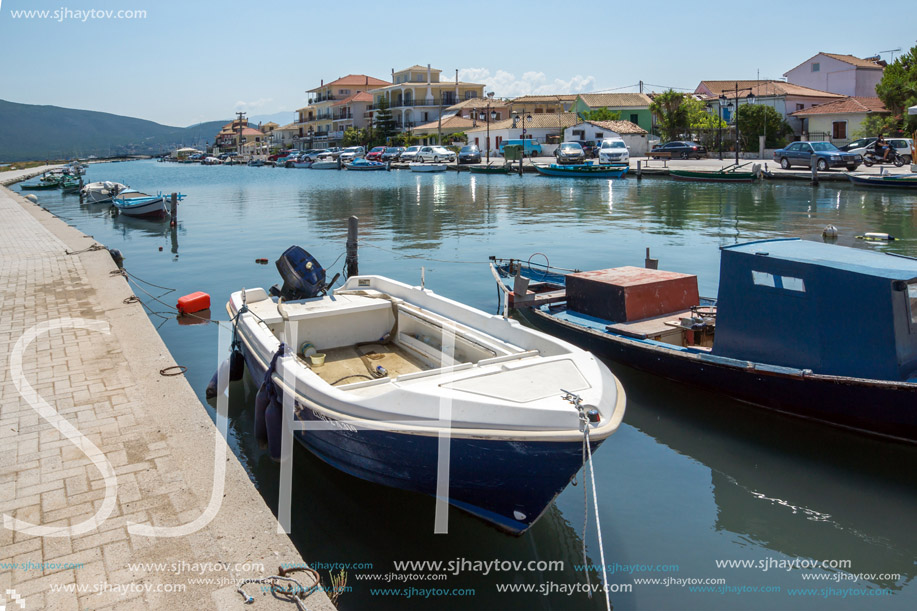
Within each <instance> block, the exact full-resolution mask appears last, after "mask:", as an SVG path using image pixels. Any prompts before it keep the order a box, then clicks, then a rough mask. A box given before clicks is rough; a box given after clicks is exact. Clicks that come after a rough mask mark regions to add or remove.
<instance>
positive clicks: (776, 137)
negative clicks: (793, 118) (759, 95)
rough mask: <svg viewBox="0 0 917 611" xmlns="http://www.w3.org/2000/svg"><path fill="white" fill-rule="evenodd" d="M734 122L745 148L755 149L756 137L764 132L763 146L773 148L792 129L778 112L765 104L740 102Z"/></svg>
mask: <svg viewBox="0 0 917 611" xmlns="http://www.w3.org/2000/svg"><path fill="white" fill-rule="evenodd" d="M736 122H737V123H738V126H739V135H740V137H741V138H742V141H743V142H744V143H745V148H746V149H757V148H758V137H759V136H764V135H765V134H766V135H767V140H766V141H765V143H764V146H766V147H768V148H773V147H775V146H776V145H777V144H778V143H780V142H781V141H782V140H783V137H784V136H786V135H787V134H789V133H792V131H793V130H792V129H791V128H790V126H789V125H787V123H786V121H784V120H783V117H781V116H780V113H779V112H777V111H776V110H774V109H773V108H772V107H770V106H768V105H766V104H741V105H740V106H739V109H738V110H737V111H736Z"/></svg>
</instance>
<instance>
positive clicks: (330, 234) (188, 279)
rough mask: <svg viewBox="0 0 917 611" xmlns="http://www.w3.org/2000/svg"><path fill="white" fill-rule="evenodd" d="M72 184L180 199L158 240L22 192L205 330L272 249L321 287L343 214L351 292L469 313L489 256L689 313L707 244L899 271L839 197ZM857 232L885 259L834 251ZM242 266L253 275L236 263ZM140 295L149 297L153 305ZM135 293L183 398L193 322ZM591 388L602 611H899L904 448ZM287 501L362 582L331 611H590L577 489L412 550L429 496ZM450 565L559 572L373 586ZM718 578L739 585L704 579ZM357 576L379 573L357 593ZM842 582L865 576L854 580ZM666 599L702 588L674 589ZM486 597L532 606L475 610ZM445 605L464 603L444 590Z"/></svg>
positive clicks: (903, 205) (496, 180) (56, 199)
mask: <svg viewBox="0 0 917 611" xmlns="http://www.w3.org/2000/svg"><path fill="white" fill-rule="evenodd" d="M88 178H89V180H93V181H95V180H114V181H117V182H123V183H126V184H129V185H131V186H132V187H134V188H137V189H140V190H143V191H148V192H149V191H152V192H156V191H158V190H162V191H164V192H172V191H180V192H182V193H185V194H187V196H188V197H187V198H186V199H185V201H184V203H182V204H181V206H180V209H179V222H178V227H177V228H176V229H174V230H172V229H170V227H169V223H168V222H167V221H166V222H152V221H142V220H136V219H128V218H125V217H114V216H112V215H111V214H110V212H109V208H108V206H107V205H80V203H79V199H78V197H75V196H63V195H61V194H59V193H57V192H53V193H49V192H37V195H38V196H39V198H40V200H41V204H42V205H43V206H45V207H46V208H48V209H49V210H51V211H52V212H54V213H55V214H57V215H58V216H60V217H62V218H64V219H65V220H66V221H68V222H69V223H71V224H73V225H74V226H76V227H78V228H79V229H80V230H82V231H83V232H85V233H87V234H90V235H92V236H94V237H95V238H96V239H97V240H99V241H100V242H102V243H104V244H106V245H107V246H109V247H111V248H118V249H120V250H121V251H122V252H123V253H124V255H125V257H126V259H125V268H126V269H127V270H128V271H130V272H131V273H132V274H134V275H135V276H137V277H139V278H142V279H144V280H146V281H149V282H151V283H154V284H156V285H161V286H164V287H170V288H174V289H175V292H174V293H170V294H168V295H165V296H164V297H162V300H163V301H165V302H167V303H172V304H174V302H175V299H176V298H177V297H178V296H180V295H183V294H186V293H190V292H193V291H198V290H201V291H205V292H208V293H210V295H211V296H212V298H213V302H214V307H213V310H212V312H213V317H214V318H219V319H226V315H225V311H224V309H223V304H224V303H225V301H226V299H227V297H228V295H229V293H230V292H231V291H234V290H238V289H239V288H241V287H256V286H263V287H265V288H266V287H268V286H270V285H271V284H274V283H276V282H278V281H279V280H280V279H279V276H278V275H277V273H276V270H275V268H274V266H273V261H274V260H275V259H276V257H277V256H278V255H279V254H280V253H281V252H282V251H283V250H284V249H286V248H287V247H288V246H290V245H292V244H299V245H301V246H303V247H305V248H306V249H307V250H309V251H310V252H311V253H312V254H313V255H315V256H316V257H317V258H318V260H319V261H321V262H322V263H323V264H324V265H325V266H326V267H328V268H329V274H331V275H333V274H334V273H335V272H337V271H340V270H341V268H342V267H343V256H342V254H343V252H344V242H345V237H346V231H347V218H348V217H349V216H350V215H357V216H358V217H359V218H360V232H361V239H362V243H361V249H360V270H361V272H363V273H372V274H381V275H386V276H390V277H393V278H395V279H398V280H402V281H405V282H409V283H412V284H419V283H420V279H421V268H422V267H423V268H424V275H425V278H426V285H427V287H428V288H431V289H433V290H434V291H436V292H438V293H440V294H442V295H445V296H447V297H450V298H453V299H457V300H459V301H462V302H464V303H467V304H469V305H471V306H474V307H477V308H481V309H483V310H485V311H491V312H495V311H496V309H497V291H496V288H495V286H494V282H493V280H492V278H491V276H490V274H489V271H488V269H487V266H486V261H487V257H488V256H489V255H496V256H498V257H517V258H518V257H522V258H528V257H529V256H530V255H533V253H544V254H545V255H546V256H547V257H549V259H550V262H551V264H553V265H557V266H562V267H576V268H579V269H599V268H603V267H613V266H619V265H637V266H642V265H643V258H644V255H645V248H646V247H650V248H651V251H652V256H654V257H657V258H659V259H660V267H661V268H662V269H668V270H673V271H680V272H689V273H696V274H698V277H699V283H700V289H701V293H702V294H704V295H715V294H716V289H717V274H718V266H719V252H718V247H719V246H722V245H726V244H733V243H736V242H741V241H747V240H753V239H761V238H768V237H780V236H793V237H802V238H806V239H817V240H820V239H821V232H822V229H823V228H824V226H825V225H826V224H828V223H831V224H834V225H835V226H837V228H838V230H839V232H840V238H839V240H838V243H840V244H844V245H849V246H856V247H860V248H870V249H876V250H887V251H890V252H896V253H901V254H908V255H917V195H914V194H907V193H894V192H884V191H867V190H859V189H854V188H852V187H850V186H848V185H847V184H835V183H823V184H822V185H821V186H818V187H813V186H810V185H808V184H805V183H799V184H786V183H780V184H772V183H767V184H760V185H714V184H711V185H702V184H696V185H695V184H684V183H677V182H673V181H669V180H664V179H646V180H644V181H642V182H637V181H636V180H635V179H633V178H629V179H626V180H619V181H585V182H584V181H580V180H569V179H551V178H544V177H537V176H532V175H526V176H525V177H524V178H520V177H518V176H474V175H470V174H467V173H461V174H456V173H454V172H448V173H445V174H437V175H418V174H412V173H410V172H406V171H393V172H390V173H381V172H380V173H349V172H334V171H324V172H322V171H311V170H293V169H272V168H248V167H201V166H197V165H175V164H165V163H155V162H131V163H120V164H100V165H93V166H91V168H90V170H89V175H88ZM866 231H882V232H888V233H890V234H892V235H894V236H896V237H897V238H898V239H897V240H896V241H894V242H890V243H864V242H862V241H860V240H857V239H855V236H856V235H857V234H862V233H864V232H866ZM160 248H161V249H162V250H161V251H160ZM259 257H266V258H268V259H270V261H271V264H269V265H268V266H262V265H258V264H256V263H255V259H256V258H259ZM541 257H542V255H536V258H537V260H539V261H541V260H542V258H541ZM141 286H143V288H145V289H146V290H148V291H149V292H151V293H152V294H153V295H156V296H159V295H161V294H162V293H163V292H164V291H163V289H158V288H153V287H151V286H148V285H141ZM135 292H137V291H135ZM137 295H138V296H140V297H141V298H143V299H144V301H145V302H147V303H148V304H149V305H150V308H151V310H152V311H153V312H154V313H152V314H151V320H152V321H153V323H154V324H156V325H157V326H158V327H159V330H160V333H161V334H162V336H163V338H164V340H165V342H166V344H167V345H168V347H169V349H170V351H171V352H172V354H173V356H174V357H175V359H176V362H178V363H180V364H183V365H186V366H187V367H188V373H187V377H188V380H189V382H190V383H191V384H192V386H193V387H194V388H195V389H196V390H197V391H198V393H199V395H200V396H201V398H202V401H203V395H204V388H205V387H206V384H207V381H208V380H209V378H210V376H211V374H212V373H213V370H214V368H215V366H216V362H217V360H218V355H217V330H216V326H215V325H206V324H205V325H190V326H189V325H180V324H178V321H177V320H176V319H175V318H174V317H173V316H172V315H170V314H169V313H168V312H165V310H166V308H165V307H163V306H161V305H159V304H157V303H156V302H154V301H153V300H152V299H150V298H149V297H148V296H146V295H144V294H143V293H142V292H137ZM838 302H839V303H842V302H843V296H840V295H839V296H838ZM156 312H159V313H156ZM163 312H164V313H163ZM863 315H864V316H870V315H871V314H870V313H868V312H864V313H863ZM613 370H614V371H615V372H616V373H617V374H618V376H619V377H620V378H621V379H622V382H623V383H624V385H625V388H626V390H627V393H628V406H627V414H626V417H625V421H624V425H623V426H622V427H621V429H620V430H619V431H618V432H617V433H616V434H615V435H614V436H612V437H611V438H610V439H609V441H608V442H606V443H605V444H604V445H603V446H602V447H601V448H600V450H599V451H598V452H597V454H596V456H595V469H596V477H597V484H598V496H599V507H600V514H601V520H602V535H603V541H604V550H605V560H606V563H608V564H611V565H615V567H614V570H613V571H611V570H610V571H609V577H608V579H609V583H610V584H612V588H613V590H618V591H614V592H613V593H612V594H611V601H612V604H613V605H614V606H615V608H617V609H737V608H742V609H773V608H793V609H861V608H870V609H903V608H915V607H917V590H915V586H914V584H913V583H912V582H913V581H914V577H915V575H917V566H915V558H917V531H915V529H914V528H913V524H914V519H915V517H917V486H915V480H914V477H915V476H914V474H915V473H917V450H915V449H914V448H910V447H906V446H901V445H896V444H889V443H884V442H878V441H874V440H871V439H867V438H864V437H860V436H856V435H852V434H849V433H846V432H842V431H837V430H833V429H830V428H825V427H822V426H817V425H813V424H810V423H806V422H801V421H797V420H795V419H791V418H787V417H784V416H780V415H775V414H770V413H766V412H762V411H760V410H757V409H754V408H750V407H747V406H744V405H741V404H738V403H735V402H732V401H729V400H726V399H723V398H721V397H717V396H715V395H712V394H707V393H703V392H699V391H695V390H693V389H690V388H686V387H683V386H680V385H676V384H673V383H668V382H665V381H662V380H659V379H658V378H654V377H652V376H647V375H645V374H642V373H640V372H636V371H633V370H630V369H628V368H624V367H621V366H614V367H613ZM153 373H155V372H151V375H152V374H153ZM256 391H257V387H256V383H255V382H253V381H252V380H251V379H250V378H249V377H248V376H246V377H245V378H244V380H243V381H242V382H240V383H238V384H236V385H234V386H233V387H232V389H231V394H230V415H231V424H230V436H231V438H230V443H231V445H232V447H233V450H234V451H235V452H236V454H237V455H238V456H239V458H240V459H241V461H242V462H243V464H244V465H245V466H246V468H247V469H248V471H249V473H250V474H251V477H252V479H253V480H254V481H255V482H256V484H257V486H258V487H259V489H260V490H261V491H262V493H263V494H264V496H265V499H266V500H267V502H268V503H269V504H270V505H271V506H272V507H273V508H276V499H277V491H278V485H277V478H278V474H279V469H278V467H277V465H275V464H274V463H273V462H271V460H270V458H269V457H268V456H267V452H266V451H264V450H261V449H260V448H258V446H257V444H256V443H255V442H254V436H253V430H252V429H253V405H254V395H255V393H256ZM194 408H195V407H194V406H189V409H194ZM207 409H208V410H210V411H211V413H212V409H211V408H210V407H209V406H208V408H207ZM294 485H295V487H296V492H294V497H293V516H294V525H293V529H294V530H293V533H292V537H293V540H294V541H295V543H296V545H297V546H298V547H299V549H300V550H301V551H302V554H303V557H304V558H305V559H306V560H307V561H309V562H311V563H335V562H337V563H364V564H371V565H372V568H366V569H352V570H350V571H348V586H350V587H351V588H352V591H350V592H347V593H345V594H344V595H343V596H342V597H341V603H340V606H341V609H343V610H347V609H365V608H374V609H467V608H475V609H482V610H483V609H600V608H604V599H603V597H602V596H601V595H598V596H594V597H593V598H592V599H591V600H590V599H589V598H588V597H587V596H586V595H585V594H584V593H582V592H581V591H577V592H574V593H570V592H569V589H570V588H571V586H573V585H575V584H582V583H585V581H586V578H587V573H586V572H584V571H583V570H582V568H581V567H580V566H579V565H582V563H583V560H582V537H583V517H584V501H583V488H582V486H581V485H580V486H576V487H573V486H571V487H568V489H567V490H566V491H565V492H564V493H563V494H562V495H561V496H560V497H559V498H558V500H557V502H556V504H555V506H554V507H552V508H551V509H550V511H549V512H548V513H547V514H546V515H545V516H544V517H543V518H542V519H541V520H540V521H539V522H538V523H537V524H536V525H535V526H534V527H533V528H532V529H531V530H530V531H529V532H528V533H527V534H526V535H524V536H523V537H520V538H512V537H509V536H506V535H503V534H500V533H498V532H497V531H495V530H493V529H492V528H490V527H488V526H486V525H484V524H483V523H482V522H480V521H478V520H476V519H474V518H471V517H469V516H466V515H465V514H463V513H460V512H458V511H456V510H453V511H451V512H450V522H449V534H448V535H434V534H433V517H434V503H433V501H432V499H429V498H426V497H421V496H418V495H414V494H409V493H405V492H400V491H396V490H391V489H388V488H384V487H380V486H376V485H372V484H368V483H366V482H363V481H360V480H356V479H354V478H351V477H349V476H346V475H343V474H341V473H340V472H338V471H336V470H335V469H333V468H331V467H329V466H327V465H325V464H324V463H322V462H321V461H319V460H317V459H315V458H314V457H312V456H311V455H310V454H309V453H307V452H305V451H301V450H300V451H297V454H296V463H295V470H294ZM221 517H222V518H223V519H231V517H230V516H221ZM586 543H587V550H588V562H589V563H595V564H596V565H598V563H599V562H600V560H599V553H598V539H597V535H596V531H595V524H594V519H593V518H592V517H590V524H589V529H588V531H587V533H586ZM457 559H467V560H468V561H471V562H474V561H493V560H498V561H509V562H513V561H521V562H522V566H526V565H527V563H528V562H529V561H536V562H537V561H549V562H550V561H560V563H561V564H554V565H553V566H552V567H551V568H550V570H544V571H538V570H534V568H536V565H532V566H533V570H529V571H525V570H521V571H516V570H512V571H505V570H503V571H501V570H493V569H492V570H491V571H490V572H489V573H488V574H486V575H485V574H483V571H474V570H471V569H469V568H466V569H465V570H463V571H450V572H449V574H448V577H447V578H446V579H443V580H432V579H428V577H430V575H429V572H428V571H410V570H408V571H396V570H395V567H394V564H393V562H394V561H400V560H417V561H423V560H431V561H436V560H441V561H443V562H449V561H454V560H457ZM727 560H728V561H732V560H739V561H748V562H750V563H754V566H753V567H745V568H742V567H732V568H725V567H722V566H718V565H717V562H718V561H720V562H721V561H727ZM797 560H798V561H799V562H801V563H808V562H809V561H812V560H818V561H822V560H828V561H840V562H842V563H847V562H849V564H848V565H847V566H848V568H846V569H844V570H842V571H839V570H835V569H832V568H817V569H810V568H798V567H797V568H794V569H792V570H787V568H786V566H787V565H786V563H787V562H791V561H797ZM465 566H466V567H467V566H468V565H465ZM622 566H623V567H625V568H622ZM413 572H416V573H423V575H421V577H423V579H417V580H411V581H407V582H405V581H399V577H394V578H389V579H391V580H390V581H388V582H387V581H386V579H387V578H386V577H385V576H386V575H389V574H396V575H400V576H401V577H400V578H401V579H403V578H404V574H405V573H413ZM444 572H445V571H444ZM370 574H376V575H378V577H377V578H375V579H373V580H361V579H358V577H360V576H364V577H365V576H367V575H370ZM857 574H866V575H865V576H862V577H860V578H859V580H858V581H854V580H853V578H852V576H853V575H857ZM588 577H589V579H590V580H591V582H592V583H593V584H595V583H596V582H597V580H598V579H600V571H599V570H597V568H592V569H590V570H589V571H588ZM823 578H824V580H823ZM635 579H636V580H638V581H639V580H653V579H658V580H659V581H660V582H659V583H656V584H649V583H635V581H634V580H635ZM326 580H327V576H326ZM665 580H668V583H669V585H665V584H664V582H665ZM685 580H699V581H701V582H703V583H697V582H695V583H693V584H692V585H682V584H683V583H684V581H685ZM705 580H721V581H717V582H716V583H712V582H710V581H705ZM507 584H508V585H509V586H510V587H521V588H526V587H530V588H531V589H532V591H531V592H528V593H525V592H523V591H518V592H516V593H512V594H509V593H505V592H500V591H498V589H499V588H502V587H505V586H506V585H507ZM622 586H632V589H631V590H630V591H627V588H626V587H622ZM409 587H413V588H416V589H418V590H428V589H430V588H438V589H440V590H441V592H436V593H433V594H432V595H430V593H429V590H428V591H427V592H426V595H425V594H418V593H415V594H414V595H412V596H411V597H410V598H407V597H405V596H403V595H402V596H395V595H392V594H391V593H388V594H384V593H380V592H373V591H372V590H371V589H375V588H409ZM465 588H472V589H473V590H474V592H473V594H470V595H469V594H468V593H467V592H465V593H463V594H462V595H460V594H459V593H457V592H446V591H447V590H452V589H465ZM704 589H706V590H707V591H702V590H704ZM804 589H810V591H808V592H806V591H803V590H804Z"/></svg>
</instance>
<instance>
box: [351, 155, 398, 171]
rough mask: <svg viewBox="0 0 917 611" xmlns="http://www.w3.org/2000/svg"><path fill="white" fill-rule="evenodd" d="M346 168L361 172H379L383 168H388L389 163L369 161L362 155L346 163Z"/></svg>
mask: <svg viewBox="0 0 917 611" xmlns="http://www.w3.org/2000/svg"><path fill="white" fill-rule="evenodd" d="M344 169H345V170H351V171H360V172H379V171H382V170H387V169H388V164H387V163H382V162H381V161H367V160H366V159H363V158H362V157H358V158H356V159H354V160H353V161H352V162H350V163H345V164H344Z"/></svg>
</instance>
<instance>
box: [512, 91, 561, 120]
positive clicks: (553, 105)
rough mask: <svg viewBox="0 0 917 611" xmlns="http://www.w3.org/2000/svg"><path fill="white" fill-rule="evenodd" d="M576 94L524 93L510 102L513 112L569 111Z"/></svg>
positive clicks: (535, 113) (537, 113)
mask: <svg viewBox="0 0 917 611" xmlns="http://www.w3.org/2000/svg"><path fill="white" fill-rule="evenodd" d="M576 97H577V94H575V93H562V94H556V95H524V96H520V97H518V98H516V99H514V100H513V101H512V102H511V103H510V110H512V111H513V112H525V113H531V114H533V115H542V114H546V115H549V114H555V113H561V112H571V111H572V110H573V106H574V104H576Z"/></svg>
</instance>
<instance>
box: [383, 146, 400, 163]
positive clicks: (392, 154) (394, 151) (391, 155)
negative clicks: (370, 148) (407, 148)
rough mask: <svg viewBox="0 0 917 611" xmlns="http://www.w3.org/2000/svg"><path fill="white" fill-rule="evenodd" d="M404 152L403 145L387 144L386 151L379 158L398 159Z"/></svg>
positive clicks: (385, 159) (384, 159) (386, 159)
mask: <svg viewBox="0 0 917 611" xmlns="http://www.w3.org/2000/svg"><path fill="white" fill-rule="evenodd" d="M403 152H404V147H403V146H387V147H385V152H384V153H382V156H381V157H380V158H379V161H398V158H399V157H400V156H401V153H403Z"/></svg>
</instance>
